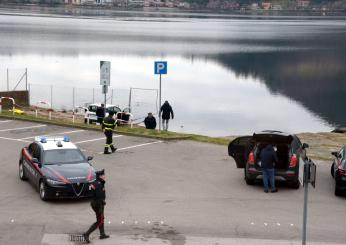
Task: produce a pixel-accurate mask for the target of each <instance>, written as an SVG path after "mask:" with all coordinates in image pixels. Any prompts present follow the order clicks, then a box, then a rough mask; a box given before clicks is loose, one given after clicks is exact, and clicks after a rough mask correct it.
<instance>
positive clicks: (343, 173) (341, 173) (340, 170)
mask: <svg viewBox="0 0 346 245" xmlns="http://www.w3.org/2000/svg"><path fill="white" fill-rule="evenodd" d="M338 173H339V174H340V175H344V176H346V171H345V170H343V169H340V168H339V169H338Z"/></svg>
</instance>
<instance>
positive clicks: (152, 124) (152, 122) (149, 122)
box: [144, 112, 156, 129]
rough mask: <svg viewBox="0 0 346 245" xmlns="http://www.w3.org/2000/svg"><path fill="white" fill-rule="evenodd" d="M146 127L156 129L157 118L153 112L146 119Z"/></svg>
mask: <svg viewBox="0 0 346 245" xmlns="http://www.w3.org/2000/svg"><path fill="white" fill-rule="evenodd" d="M144 124H145V128H147V129H155V128H156V118H155V117H154V116H153V113H151V112H149V113H148V116H147V117H146V118H145V119H144Z"/></svg>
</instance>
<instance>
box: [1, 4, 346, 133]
mask: <svg viewBox="0 0 346 245" xmlns="http://www.w3.org/2000/svg"><path fill="white" fill-rule="evenodd" d="M91 13H92V12H91ZM59 14H60V13H59ZM203 16H204V18H201V15H195V14H178V13H176V14H175V15H174V16H172V15H171V14H167V13H166V14H153V13H149V14H148V13H145V12H139V13H138V12H116V11H115V12H112V14H108V16H103V15H102V14H101V15H99V16H91V15H87V16H83V17H76V16H71V15H64V16H56V15H54V11H53V10H52V9H49V11H43V10H42V9H40V10H37V9H35V11H33V14H28V13H27V12H26V11H9V10H1V9H0V83H1V84H0V88H1V89H2V90H4V89H6V87H7V82H6V79H7V78H6V76H7V75H6V73H7V72H6V70H7V68H8V69H9V77H10V82H9V83H10V88H11V89H13V87H14V86H15V85H16V83H17V81H18V80H19V78H20V76H21V74H22V73H23V72H24V69H25V68H28V82H29V83H30V90H31V98H30V99H31V103H33V104H34V103H36V102H37V101H39V100H46V101H52V102H53V107H54V108H56V109H61V108H72V105H73V102H72V94H73V93H72V88H73V87H74V88H75V105H82V104H83V103H86V102H92V101H93V100H94V101H101V100H102V98H103V97H102V94H101V90H100V89H99V88H100V85H99V62H100V60H108V61H111V66H112V71H111V87H112V88H113V93H114V94H113V99H112V101H113V103H114V104H119V105H120V106H121V107H125V106H127V103H128V96H129V88H130V87H137V88H138V87H139V88H150V89H158V87H159V77H158V76H157V75H154V61H159V60H165V61H167V62H168V74H167V75H163V76H162V100H163V101H164V100H168V101H169V102H170V103H171V105H172V107H173V109H174V113H175V119H174V120H173V121H171V124H170V130H172V131H179V132H190V133H198V134H203V135H210V136H227V135H240V134H249V133H252V132H253V131H257V130H263V129H276V130H283V131H289V132H293V133H298V132H318V131H330V130H331V129H333V128H334V127H336V126H345V125H346V117H345V116H344V115H343V114H344V108H345V105H346V100H345V95H346V58H345V57H346V45H345V44H346V21H345V20H346V19H344V18H338V17H320V18H319V17H314V18H307V17H306V18H294V17H280V18H278V17H254V16H250V17H244V16H240V17H239V16H226V15H211V14H204V15H203ZM51 85H53V98H51V97H50V96H51V92H50V91H51V90H50V86H51ZM20 87H23V84H22V83H21V84H20V85H19V88H20ZM92 88H97V89H95V90H94V92H92ZM109 102H110V101H109ZM155 102H156V91H147V92H145V91H141V90H136V91H134V92H133V100H132V106H133V107H134V111H135V114H136V116H137V117H141V116H143V115H145V114H146V113H147V112H149V111H154V112H155V111H156V106H155Z"/></svg>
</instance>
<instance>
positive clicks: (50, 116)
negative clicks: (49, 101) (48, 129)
mask: <svg viewBox="0 0 346 245" xmlns="http://www.w3.org/2000/svg"><path fill="white" fill-rule="evenodd" d="M49 120H52V112H51V111H49Z"/></svg>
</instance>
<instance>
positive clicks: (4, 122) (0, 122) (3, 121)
mask: <svg viewBox="0 0 346 245" xmlns="http://www.w3.org/2000/svg"><path fill="white" fill-rule="evenodd" d="M6 122H12V120H4V121H0V123H6Z"/></svg>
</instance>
